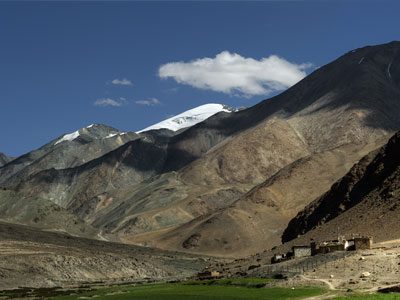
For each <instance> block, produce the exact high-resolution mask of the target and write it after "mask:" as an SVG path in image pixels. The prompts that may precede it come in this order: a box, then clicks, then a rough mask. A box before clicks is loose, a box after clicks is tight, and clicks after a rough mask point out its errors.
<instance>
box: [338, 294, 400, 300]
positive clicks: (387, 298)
mask: <svg viewBox="0 0 400 300" xmlns="http://www.w3.org/2000/svg"><path fill="white" fill-rule="evenodd" d="M353 299H354V300H398V299H400V294H373V295H351V296H346V297H338V298H335V299H333V300H353Z"/></svg>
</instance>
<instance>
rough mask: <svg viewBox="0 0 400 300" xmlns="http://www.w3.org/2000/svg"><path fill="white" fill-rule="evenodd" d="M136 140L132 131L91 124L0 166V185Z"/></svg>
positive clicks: (76, 162)
mask: <svg viewBox="0 0 400 300" xmlns="http://www.w3.org/2000/svg"><path fill="white" fill-rule="evenodd" d="M137 138H138V135H136V134H135V133H134V132H122V131H119V130H117V129H115V128H112V127H109V126H106V125H100V124H92V125H90V126H88V127H86V128H82V129H80V130H78V131H75V132H73V133H70V134H65V135H63V136H61V137H59V138H57V139H54V140H52V141H50V142H49V143H47V144H46V145H44V146H42V147H40V148H39V149H37V150H34V151H31V152H29V153H27V154H25V155H22V156H20V157H18V158H16V159H14V160H13V161H11V162H10V163H8V164H6V165H4V166H2V167H0V184H2V185H4V186H5V185H11V184H17V183H18V182H20V181H21V180H22V179H24V178H27V177H28V176H30V175H32V174H35V173H38V172H40V171H42V170H47V169H65V168H71V167H75V166H79V165H82V164H84V163H86V162H88V161H91V160H93V159H95V158H98V157H100V156H102V155H104V154H106V153H108V152H110V151H112V150H114V149H116V148H118V147H120V146H121V145H123V144H125V143H126V142H128V141H131V140H134V139H137ZM3 183H4V184H3Z"/></svg>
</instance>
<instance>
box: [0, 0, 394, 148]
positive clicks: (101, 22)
mask: <svg viewBox="0 0 400 300" xmlns="http://www.w3.org/2000/svg"><path fill="white" fill-rule="evenodd" d="M399 11H400V1H389V0H388V1H385V0H377V1H368V0H362V1H361V0H360V1H254V2H250V1H242V2H241V1H235V2H229V1H220V2H212V1H206V2H194V1H186V2H182V1H181V2H170V1H161V2H156V1H147V2H135V1H124V2H115V1H108V2H106V1H103V2H96V1H88V2H72V1H71V2H69V1H68V2H67V1H66V2H62V1H54V2H51V1H43V2H35V1H28V2H22V1H17V2H11V1H10V2H4V1H0V112H1V114H0V116H1V118H0V126H1V130H0V132H1V134H0V152H4V153H6V154H7V155H12V156H17V155H21V154H23V153H25V152H28V151H30V150H33V149H35V148H38V147H40V146H41V145H43V144H45V143H47V142H49V141H50V140H51V139H53V138H56V137H58V136H60V135H62V134H64V133H69V132H72V131H75V130H77V129H79V128H82V127H85V126H87V125H89V124H92V123H103V124H107V125H110V126H113V127H116V128H118V129H120V130H126V131H135V130H140V129H142V128H144V127H147V126H149V125H151V124H153V123H156V122H159V121H161V120H163V119H165V118H167V117H169V116H171V115H175V114H178V113H180V112H182V111H185V110H187V109H190V108H193V107H195V106H199V105H201V104H205V103H223V104H227V105H229V106H232V107H239V106H251V105H254V104H256V103H258V102H259V101H261V100H263V99H266V98H268V97H271V96H273V95H275V94H277V93H279V92H281V91H282V90H284V89H285V88H287V87H288V86H290V85H291V84H293V83H294V82H295V81H297V80H299V79H300V78H301V77H303V76H305V75H306V74H309V73H310V72H312V71H313V70H314V69H315V67H318V66H322V65H324V64H326V63H329V62H330V61H332V60H334V59H336V58H337V57H338V56H340V55H342V54H344V53H346V52H347V51H350V50H351V49H354V48H359V47H363V46H366V45H374V44H381V43H386V42H390V41H392V40H399V39H400V38H399V28H400V18H399V17H398V12H399ZM271 55H275V56H272V57H271ZM224 63H225V64H224Z"/></svg>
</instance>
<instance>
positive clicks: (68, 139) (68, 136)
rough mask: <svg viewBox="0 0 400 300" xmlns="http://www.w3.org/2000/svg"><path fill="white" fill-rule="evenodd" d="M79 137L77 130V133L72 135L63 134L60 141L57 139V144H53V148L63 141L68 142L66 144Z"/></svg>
mask: <svg viewBox="0 0 400 300" xmlns="http://www.w3.org/2000/svg"><path fill="white" fill-rule="evenodd" d="M79 135H80V134H79V130H77V131H75V132H73V133H69V134H65V135H64V136H63V137H62V138H61V139H59V140H58V141H57V142H55V143H54V146H55V145H57V144H59V143H61V142H64V141H68V142H70V141H73V140H74V139H76V138H77V137H78V136H79Z"/></svg>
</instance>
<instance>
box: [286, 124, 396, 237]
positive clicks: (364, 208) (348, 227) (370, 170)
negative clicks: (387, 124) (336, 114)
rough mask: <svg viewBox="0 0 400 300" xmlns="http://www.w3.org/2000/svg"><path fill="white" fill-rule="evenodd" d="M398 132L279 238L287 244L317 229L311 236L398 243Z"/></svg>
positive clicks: (293, 220) (310, 207)
mask: <svg viewBox="0 0 400 300" xmlns="http://www.w3.org/2000/svg"><path fill="white" fill-rule="evenodd" d="M399 151H400V132H397V133H396V134H395V135H394V136H393V137H392V138H391V139H390V140H389V142H388V143H387V144H386V145H385V146H383V147H382V148H380V149H379V150H376V151H373V152H371V153H370V154H368V155H367V156H365V157H364V158H363V159H361V160H360V162H359V163H357V164H356V165H354V166H353V167H352V168H351V170H350V171H349V172H348V173H347V174H346V175H345V176H344V177H343V178H342V179H340V180H339V181H337V182H336V183H335V184H334V185H333V186H332V188H331V189H330V190H329V191H328V192H327V193H325V194H324V195H323V196H322V197H320V198H318V199H316V200H314V201H313V202H312V203H310V204H309V205H308V206H307V207H306V208H304V209H303V210H302V211H301V212H299V213H298V214H297V216H296V217H295V218H293V219H292V220H291V221H290V223H289V225H288V227H287V228H286V230H285V232H284V233H283V236H282V241H283V242H286V241H290V240H292V239H293V238H296V237H297V236H298V235H303V234H304V233H306V232H308V231H310V230H312V229H315V228H317V229H318V230H316V231H315V233H314V234H317V233H318V234H319V235H321V234H323V232H329V233H330V234H332V232H337V231H338V229H339V233H340V234H346V235H351V234H363V235H368V236H373V237H374V238H375V240H378V241H382V240H393V239H399V238H400V234H399V232H400V231H399V229H400V226H399V224H398V216H399V209H400V206H399V203H398V202H399V197H400V184H399V182H400V180H399V179H400V156H399V153H400V152H399Z"/></svg>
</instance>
